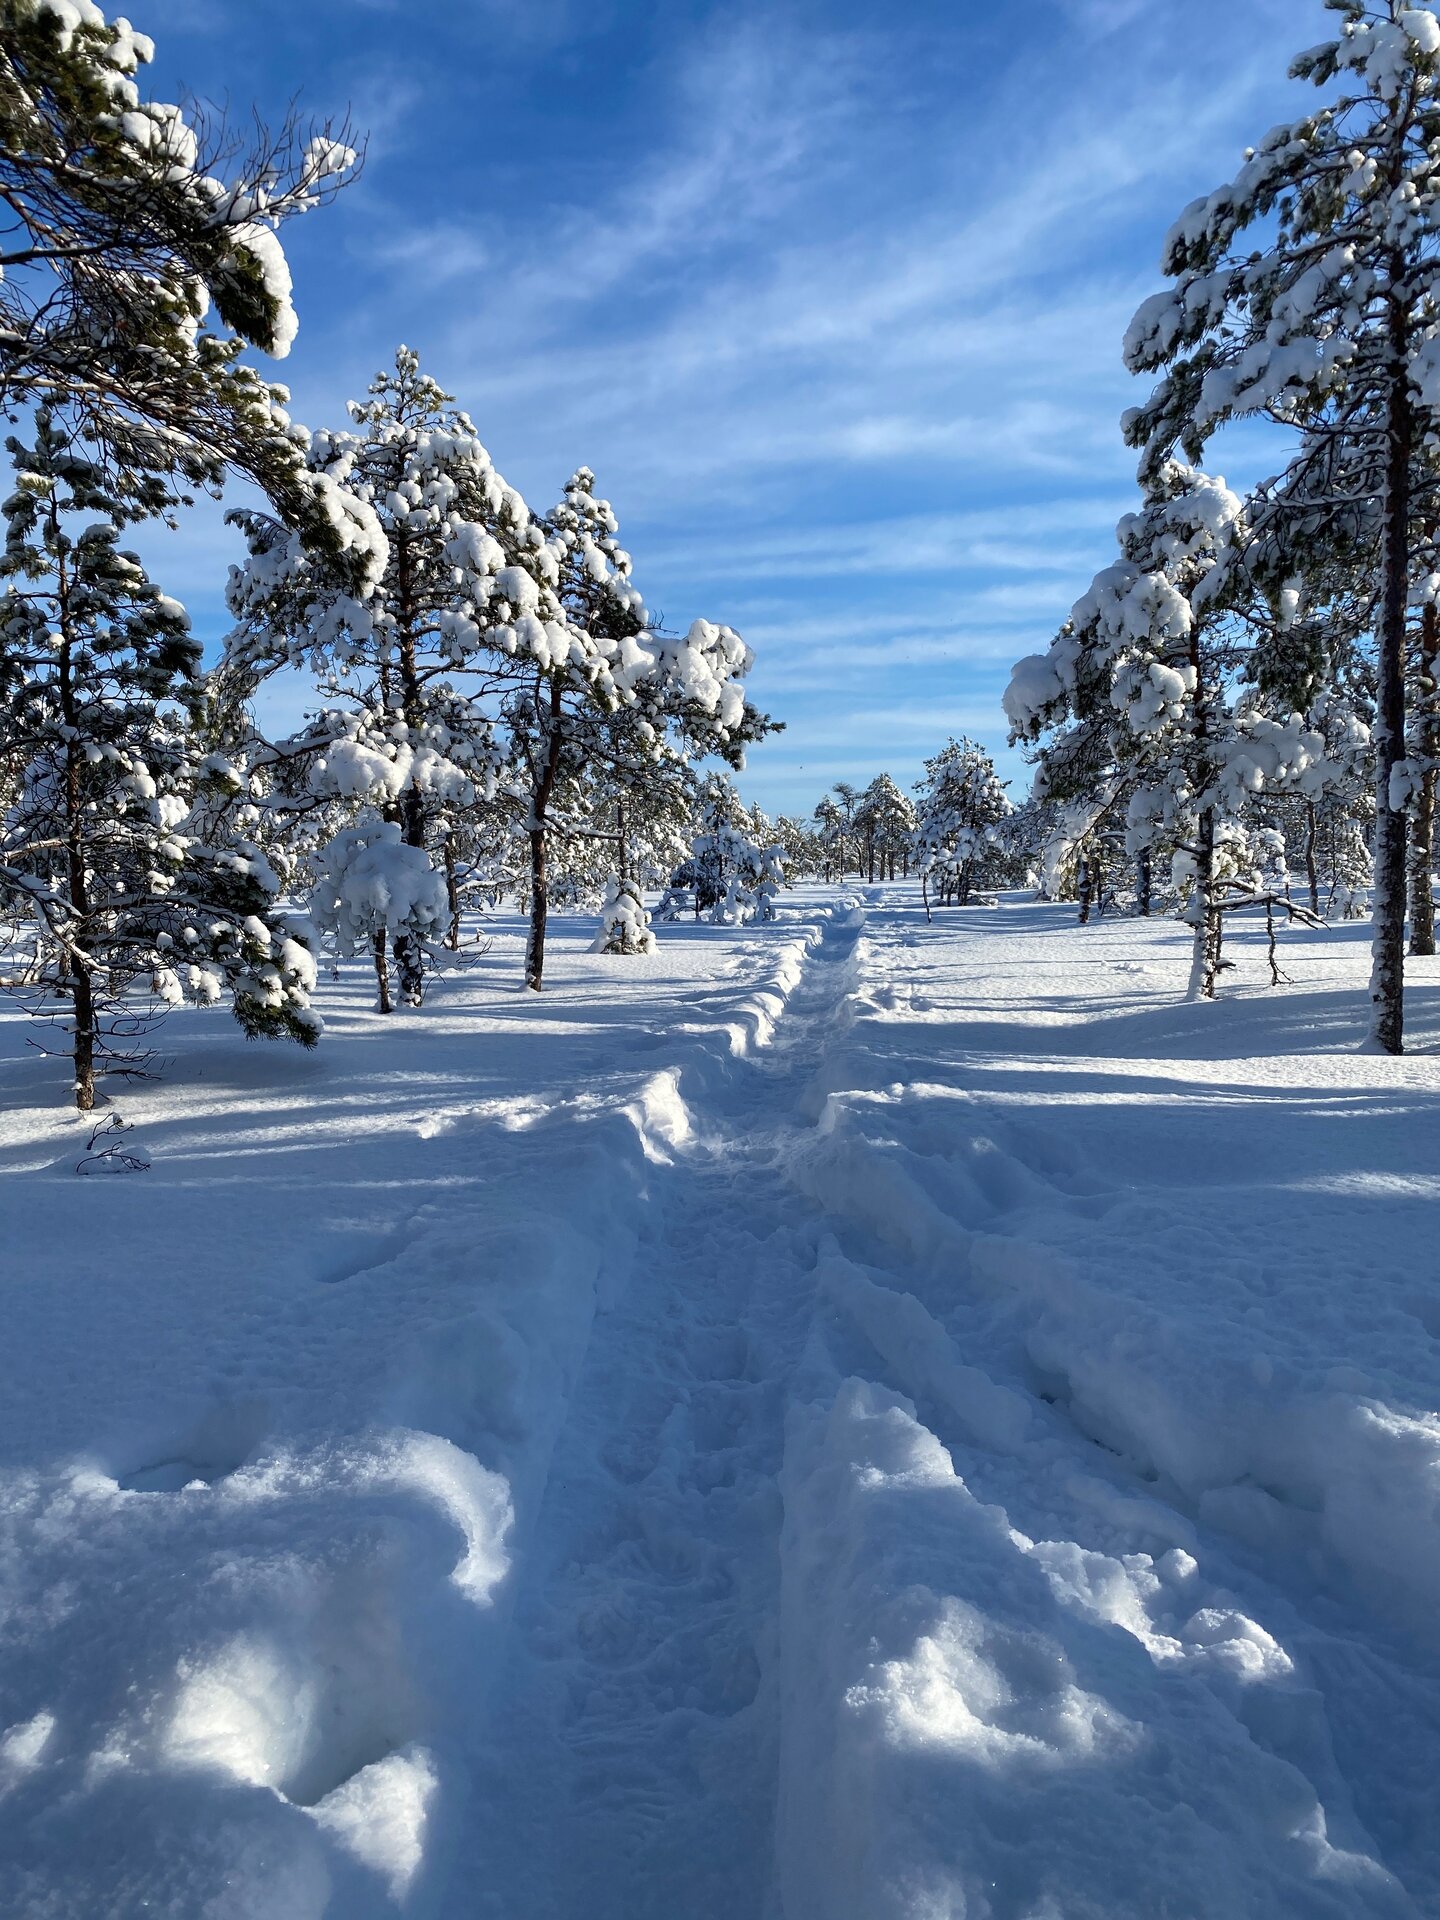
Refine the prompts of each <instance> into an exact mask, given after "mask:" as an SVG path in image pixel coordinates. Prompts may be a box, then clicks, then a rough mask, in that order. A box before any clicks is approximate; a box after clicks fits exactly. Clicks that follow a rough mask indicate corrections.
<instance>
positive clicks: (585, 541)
mask: <svg viewBox="0 0 1440 1920" xmlns="http://www.w3.org/2000/svg"><path fill="white" fill-rule="evenodd" d="M542 524H543V526H544V529H545V533H546V537H547V545H546V555H547V559H548V560H549V561H550V563H551V565H552V568H553V579H554V586H555V593H556V596H557V599H558V602H559V605H560V608H561V611H562V614H563V618H564V620H565V622H566V628H567V632H568V634H569V636H570V645H569V649H568V652H560V653H557V654H555V655H553V656H552V657H551V658H550V659H548V660H546V659H544V658H542V657H540V656H538V655H536V656H532V657H531V658H529V659H528V660H525V661H523V663H522V668H521V671H520V673H519V675H518V679H517V684H516V686H515V688H514V690H513V691H512V692H511V693H510V694H509V696H508V698H507V700H506V704H505V718H506V722H507V725H508V728H509V733H510V739H511V743H512V750H513V754H514V758H515V763H516V764H517V765H518V767H519V769H521V770H522V771H523V775H524V778H525V782H526V790H527V793H528V799H529V834H530V850H531V876H530V933H529V940H528V942H527V948H526V959H525V978H526V984H527V985H528V986H530V987H532V988H533V989H534V990H535V991H536V992H537V993H538V992H539V991H540V990H541V986H542V982H543V975H544V963H545V926H546V913H547V906H548V866H549V846H550V841H551V838H552V836H553V835H554V834H555V832H556V831H557V825H558V830H560V831H562V832H563V831H564V826H563V823H557V818H556V816H555V815H554V813H553V808H554V803H555V799H556V796H557V793H563V792H564V791H565V787H566V783H567V781H568V782H574V781H576V780H577V779H578V778H579V777H580V776H581V774H582V773H586V772H588V774H589V776H590V778H591V780H592V781H593V780H594V779H595V778H596V776H597V775H598V776H601V778H602V783H604V784H608V785H609V786H610V787H612V788H614V789H616V790H617V799H619V800H621V801H622V803H623V801H624V798H625V796H627V795H628V796H629V804H630V806H631V808H632V811H634V810H636V809H644V808H645V807H647V805H648V806H650V807H652V808H654V809H658V810H659V811H662V812H663V811H665V810H666V809H667V807H668V805H669V796H670V794H671V793H672V791H673V789H674V787H675V772H676V768H675V761H676V750H677V748H678V749H679V750H680V751H681V752H683V753H684V754H686V755H692V756H697V757H698V756H704V755H707V754H713V755H716V756H717V757H719V758H721V759H723V760H725V761H727V762H728V763H729V764H730V765H732V766H741V765H743V764H744V750H745V747H746V746H747V745H748V744H749V743H750V742H751V741H754V740H758V739H760V738H762V737H763V736H764V735H765V734H766V733H768V732H771V731H773V730H774V723H773V722H771V721H770V720H769V719H767V717H766V716H765V715H763V714H762V713H760V712H759V711H758V710H757V709H756V708H755V707H754V706H752V705H751V703H750V702H749V700H748V699H747V698H746V696H745V690H744V685H743V682H744V679H745V676H746V675H747V674H748V673H749V671H750V667H751V665H752V663H753V655H752V654H751V652H750V649H749V648H748V647H747V646H746V645H745V643H744V641H743V640H741V638H740V636H739V635H738V634H737V633H735V632H734V631H733V630H732V629H731V628H729V627H726V626H717V625H715V624H713V623H712V622H710V621H708V620H696V621H694V622H693V623H692V624H691V626H690V628H689V629H688V631H687V632H686V633H685V634H683V635H674V634H669V633H666V632H665V631H664V630H663V629H661V628H660V627H658V626H656V625H655V624H654V623H652V622H651V621H650V620H649V619H648V617H647V615H646V612H645V606H644V602H643V600H642V598H641V596H640V593H639V591H638V590H637V588H636V587H635V585H634V582H633V579H632V577H631V576H632V565H631V559H630V555H629V554H628V553H627V552H626V551H625V549H624V547H623V546H622V545H621V542H620V537H619V523H618V521H617V519H616V516H615V512H614V509H613V508H612V507H611V505H610V503H609V501H608V500H605V499H602V498H600V497H599V496H597V494H596V492H595V476H594V474H593V473H592V472H591V471H590V469H589V468H588V467H581V468H580V469H579V470H578V471H577V472H576V473H575V474H574V475H573V476H572V478H571V479H570V482H569V484H568V485H567V486H566V488H565V492H564V496H563V498H562V499H561V501H560V502H559V503H558V504H557V505H556V506H555V507H554V508H552V510H551V511H550V513H548V514H547V515H546V516H545V519H544V521H543V523H542ZM647 792H648V794H649V798H648V800H647ZM569 830H570V831H571V832H572V833H573V832H593V831H594V829H593V828H585V827H583V826H581V825H579V824H578V823H575V822H573V821H572V822H571V823H570V827H569ZM602 831H603V830H602ZM629 877H630V876H629V875H628V874H627V873H625V872H624V871H623V869H622V870H621V871H620V872H619V873H618V874H617V875H616V884H617V885H618V884H621V883H623V882H624V881H625V880H626V879H627V878H629Z"/></svg>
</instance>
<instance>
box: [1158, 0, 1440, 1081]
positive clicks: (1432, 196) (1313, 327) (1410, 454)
mask: <svg viewBox="0 0 1440 1920" xmlns="http://www.w3.org/2000/svg"><path fill="white" fill-rule="evenodd" d="M1327 5H1328V6H1329V7H1330V9H1331V10H1332V11H1333V12H1335V13H1337V14H1339V15H1340V27H1339V32H1338V33H1337V34H1335V35H1334V36H1333V37H1332V38H1330V39H1329V40H1327V41H1325V42H1323V43H1322V44H1321V45H1319V46H1317V47H1314V48H1312V49H1310V50H1309V51H1308V52H1306V53H1304V54H1302V55H1301V56H1300V57H1299V58H1298V59H1297V60H1296V61H1295V63H1294V66H1293V67H1292V73H1293V74H1294V75H1295V76H1296V77H1297V78H1299V79H1304V80H1310V81H1313V82H1314V83H1315V85H1316V86H1317V87H1321V88H1324V89H1326V90H1327V97H1326V99H1325V100H1324V102H1323V103H1322V104H1321V105H1320V106H1319V107H1318V108H1317V109H1316V110H1315V111H1314V112H1313V113H1310V114H1308V115H1307V116H1305V117H1304V118H1302V119H1300V120H1296V121H1293V122H1289V123H1286V124H1284V125H1281V126H1279V127H1277V128H1275V129H1274V130H1273V131H1272V132H1271V133H1269V134H1267V135H1266V137H1265V139H1264V141H1263V142H1262V143H1261V144H1260V146H1259V147H1258V148H1256V149H1254V150H1252V151H1251V152H1250V153H1249V154H1248V155H1247V157H1246V161H1245V164H1244V166H1243V168H1242V169H1241V171H1240V173H1239V174H1238V175H1237V176H1236V178H1235V179H1234V180H1233V181H1232V182H1230V183H1229V184H1228V185H1226V186H1223V187H1220V188H1219V189H1217V191H1215V192H1214V193H1212V194H1210V195H1208V196H1206V197H1204V198H1202V199H1199V200H1196V201H1194V202H1193V203H1192V204H1191V205H1190V206H1189V207H1188V208H1187V209H1186V210H1185V212H1184V213H1183V214H1182V215H1181V216H1180V218H1179V220H1178V221H1177V222H1176V224H1175V226H1174V227H1173V228H1172V229H1171V232H1170V234H1169V237H1168V238H1167V240H1166V244H1165V253H1164V267H1165V271H1166V273H1167V274H1168V275H1169V276H1170V277H1171V279H1172V280H1173V282H1174V284H1173V285H1172V286H1171V287H1170V288H1169V289H1167V290H1166V291H1165V292H1163V293H1160V294H1158V295H1156V296H1154V297H1153V298H1151V299H1149V300H1147V301H1146V302H1145V303H1144V305H1143V306H1142V307H1141V309H1140V311H1139V313H1138V314H1137V315H1136V317H1135V319H1134V321H1133V322H1132V324H1131V327H1130V329H1129V332H1128V334H1127V336H1126V343H1125V356H1126V362H1127V364H1128V365H1129V367H1130V368H1131V370H1132V371H1134V372H1153V373H1159V375H1160V378H1159V381H1158V383H1157V385H1156V387H1155V390H1154V392H1153V393H1152V395H1151V397H1150V399H1149V400H1148V401H1147V402H1146V404H1145V405H1143V406H1141V407H1138V408H1136V409H1134V410H1133V411H1132V413H1131V414H1129V415H1128V416H1127V419H1126V434H1127V437H1128V438H1129V440H1130V442H1131V444H1132V445H1134V446H1136V447H1139V448H1141V449H1142V477H1148V476H1151V475H1153V474H1154V473H1155V472H1157V471H1158V470H1159V468H1160V467H1161V466H1162V465H1163V464H1164V463H1165V462H1166V461H1167V460H1168V458H1169V456H1170V452H1171V449H1172V448H1174V447H1175V446H1176V445H1177V444H1179V445H1181V446H1183V447H1184V449H1185V451H1186V452H1187V454H1188V455H1189V457H1190V458H1192V459H1196V460H1198V459H1199V458H1200V457H1201V454H1202V451H1203V448H1204V446H1205V444H1206V442H1207V441H1208V440H1209V438H1210V437H1211V435H1212V434H1213V433H1214V432H1215V431H1216V430H1217V428H1219V427H1220V426H1222V425H1223V424H1224V423H1225V422H1226V421H1227V420H1231V419H1236V418H1241V417H1244V416H1247V415H1255V414H1259V415H1264V416H1268V417H1269V418H1271V419H1273V420H1275V421H1277V422H1278V423H1280V424H1281V425H1282V426H1284V427H1287V428H1290V429H1292V430H1297V431H1299V432H1300V433H1301V434H1302V435H1303V436H1304V438H1303V440H1302V442H1301V446H1300V449H1299V451H1298V452H1297V454H1296V456H1295V459H1294V461H1293V462H1292V465H1291V469H1290V473H1289V480H1290V484H1289V485H1288V487H1287V488H1286V492H1287V495H1288V501H1289V504H1290V506H1291V508H1292V509H1293V510H1296V511H1300V512H1303V513H1304V514H1306V515H1307V517H1308V522H1307V523H1308V526H1309V529H1310V531H1311V533H1312V534H1313V530H1314V527H1315V524H1316V519H1317V516H1323V515H1324V514H1325V513H1326V512H1327V511H1328V512H1331V513H1334V514H1336V515H1339V516H1342V517H1343V518H1344V520H1345V521H1346V522H1347V524H1351V525H1353V523H1354V520H1355V505H1356V502H1357V500H1358V501H1361V502H1363V503H1368V504H1369V506H1370V507H1371V508H1372V510H1373V511H1372V513H1371V524H1372V527H1373V536H1374V552H1375V556H1376V558H1377V560H1378V562H1379V572H1380V582H1381V592H1380V604H1379V608H1378V617H1377V621H1376V628H1377V641H1378V655H1379V659H1378V692H1379V697H1378V713H1377V729H1376V747H1377V753H1376V824H1375V939H1374V962H1373V969H1372V976H1371V1001H1372V1028H1371V1037H1372V1041H1373V1043H1374V1044H1375V1045H1377V1046H1378V1047H1379V1048H1381V1049H1382V1050H1384V1051H1387V1052H1391V1053H1398V1052H1400V1051H1401V1050H1402V1049H1403V1045H1404V950H1405V942H1404V933H1405V909H1406V806H1407V802H1408V799H1409V793H1410V783H1409V781H1408V780H1407V779H1406V778H1404V777H1403V770H1402V776H1401V777H1400V778H1394V777H1392V776H1395V775H1396V770H1397V768H1402V769H1403V762H1404V759H1405V751H1406V714H1405V685H1404V678H1405V672H1404V670H1405V649H1406V626H1407V603H1408V601H1409V598H1410V593H1411V589H1412V586H1413V585H1414V581H1415V574H1416V571H1417V569H1416V565H1415V561H1416V547H1417V542H1418V541H1419V540H1420V539H1422V538H1423V534H1422V531H1421V529H1420V526H1419V524H1418V516H1417V504H1418V503H1417V499H1416V488H1415V479H1416V455H1417V450H1418V449H1419V448H1420V447H1421V446H1422V443H1423V442H1424V441H1425V439H1426V438H1427V436H1429V435H1432V434H1433V433H1434V432H1435V431H1436V427H1437V422H1440V171H1437V169H1436V166H1435V151H1436V142H1437V138H1440V97H1437V84H1440V68H1437V60H1440V20H1437V18H1436V15H1435V14H1434V12H1433V11H1432V10H1431V9H1430V8H1428V7H1416V6H1408V5H1405V4H1404V3H1403V0H1382V3H1381V4H1375V5H1371V4H1366V0H1327Z"/></svg>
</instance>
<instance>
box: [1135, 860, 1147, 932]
mask: <svg viewBox="0 0 1440 1920" xmlns="http://www.w3.org/2000/svg"><path fill="white" fill-rule="evenodd" d="M1150 892H1151V869H1150V849H1149V847H1142V848H1141V849H1140V851H1139V853H1137V854H1136V856H1135V911H1136V912H1137V913H1138V914H1139V916H1140V918H1141V919H1142V920H1148V919H1149V918H1150Z"/></svg>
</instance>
